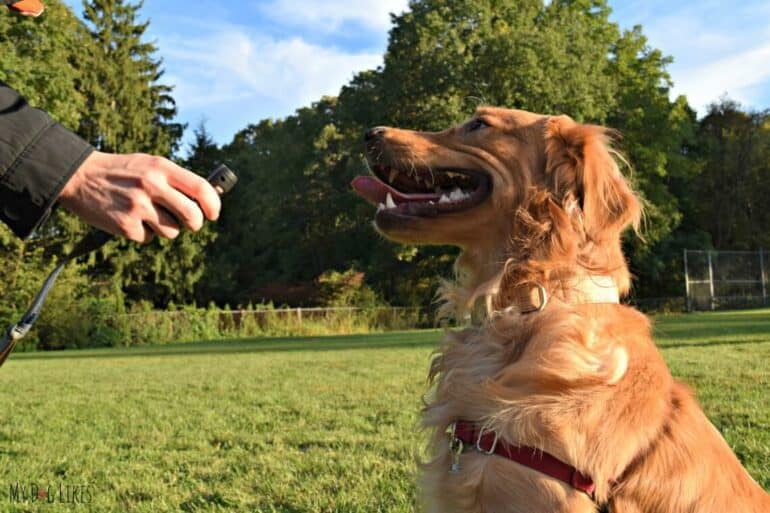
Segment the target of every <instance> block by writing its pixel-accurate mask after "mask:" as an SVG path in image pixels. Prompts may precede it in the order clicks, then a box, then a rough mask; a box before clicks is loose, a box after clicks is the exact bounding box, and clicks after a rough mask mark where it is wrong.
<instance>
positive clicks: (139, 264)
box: [80, 0, 214, 306]
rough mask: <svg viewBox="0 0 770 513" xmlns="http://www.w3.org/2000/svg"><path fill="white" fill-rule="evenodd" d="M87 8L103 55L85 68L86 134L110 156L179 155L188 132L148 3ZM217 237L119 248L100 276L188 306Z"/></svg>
mask: <svg viewBox="0 0 770 513" xmlns="http://www.w3.org/2000/svg"><path fill="white" fill-rule="evenodd" d="M84 8H85V10H84V13H83V18H84V19H85V21H86V25H87V27H88V32H89V34H90V36H91V39H92V40H93V42H94V44H95V45H94V46H95V47H96V50H95V51H94V52H93V54H92V55H91V56H89V57H88V58H86V59H84V60H83V61H82V63H81V74H82V76H81V82H80V87H81V91H83V93H84V95H85V96H86V98H87V103H88V108H87V112H88V113H89V114H88V115H87V116H86V117H84V118H83V119H82V120H81V123H80V133H81V135H83V136H84V137H85V138H87V139H88V140H90V141H91V143H92V144H94V145H95V147H96V148H97V149H99V150H101V151H106V152H115V153H132V152H143V153H150V154H154V155H165V156H169V155H171V154H173V153H175V152H176V151H177V149H178V147H179V143H180V141H181V135H182V133H183V131H184V126H183V125H181V124H179V123H175V122H174V121H173V120H174V117H175V115H176V104H175V102H174V100H173V98H172V97H171V92H172V87H171V86H169V85H167V84H163V83H162V82H161V79H162V77H163V69H162V64H163V62H162V60H161V59H159V58H157V57H156V53H157V48H156V46H155V45H154V44H152V43H151V42H147V41H146V40H145V33H146V31H147V28H148V26H149V22H147V21H140V11H141V8H142V2H141V1H140V2H136V3H133V2H130V1H128V0H90V1H88V2H87V3H85V4H84ZM205 171H206V170H204V172H205ZM213 238H214V234H213V232H212V231H211V230H203V231H202V232H201V233H198V234H190V233H183V234H182V235H181V236H180V237H179V238H178V239H176V240H174V241H165V240H155V241H154V242H153V243H152V244H151V245H149V246H146V247H139V246H138V245H136V244H132V243H130V242H127V241H119V242H118V243H116V244H113V245H110V246H107V248H106V249H105V250H103V254H102V256H101V258H99V259H98V263H97V264H96V265H95V267H94V268H93V269H92V272H94V273H99V274H100V275H111V276H114V277H115V279H117V280H118V282H119V283H120V285H121V286H122V288H123V290H124V291H125V292H126V295H127V298H128V299H129V300H130V301H139V300H148V301H151V302H152V303H154V304H156V305H158V306H164V305H166V304H167V303H168V302H169V301H175V302H187V301H190V300H191V299H192V292H193V288H194V286H195V283H196V282H197V281H198V280H199V279H200V277H201V275H202V274H203V270H204V268H205V265H204V263H205V255H204V252H203V247H204V246H205V245H206V244H207V243H209V242H211V240H213Z"/></svg>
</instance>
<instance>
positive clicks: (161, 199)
mask: <svg viewBox="0 0 770 513" xmlns="http://www.w3.org/2000/svg"><path fill="white" fill-rule="evenodd" d="M151 198H152V201H153V203H155V204H156V205H158V206H159V208H161V209H165V210H167V214H171V216H173V217H174V218H176V220H177V221H178V222H179V223H181V224H182V225H183V226H184V227H185V228H187V229H188V230H191V231H193V232H197V231H198V230H200V229H201V228H202V227H203V212H202V211H201V208H200V207H199V206H198V203H196V202H195V201H193V200H191V199H190V198H189V197H188V196H186V195H184V194H182V193H181V192H179V191H178V190H176V189H174V188H173V187H171V186H170V185H168V184H165V185H162V186H159V187H158V188H157V189H156V190H155V191H153V194H152V195H151ZM175 224H176V223H175Z"/></svg>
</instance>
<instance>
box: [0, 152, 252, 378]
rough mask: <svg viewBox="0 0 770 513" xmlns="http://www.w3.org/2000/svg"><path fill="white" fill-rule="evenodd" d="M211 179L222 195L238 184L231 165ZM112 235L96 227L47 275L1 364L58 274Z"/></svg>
mask: <svg viewBox="0 0 770 513" xmlns="http://www.w3.org/2000/svg"><path fill="white" fill-rule="evenodd" d="M208 181H209V183H210V184H211V185H213V186H214V188H215V189H216V190H217V192H218V193H219V194H220V195H223V194H225V193H227V192H229V191H230V190H231V189H232V188H233V187H234V186H235V184H236V182H237V181H238V177H237V176H236V174H235V173H233V172H232V171H231V170H230V168H228V167H227V166H225V165H221V166H219V167H218V168H217V169H216V171H214V172H213V173H212V174H211V176H209V178H208ZM112 238H113V237H112V235H110V234H109V233H107V232H103V231H100V230H94V231H92V232H90V233H88V234H87V235H86V236H85V237H83V239H82V240H81V241H80V242H78V244H77V245H76V246H75V249H73V250H72V252H71V253H70V254H69V255H67V257H66V258H64V259H63V260H62V261H61V263H59V265H58V266H56V269H54V270H53V272H52V273H51V274H49V275H48V278H47V279H46V280H45V282H44V283H43V287H42V288H41V289H40V292H39V293H38V294H37V297H36V298H35V300H34V301H33V302H32V306H30V307H29V310H27V313H25V314H24V316H23V317H22V318H21V320H20V321H19V322H18V323H16V324H13V325H11V326H10V327H9V328H8V329H7V330H6V332H5V334H4V335H3V338H2V340H0V366H2V365H3V363H5V359H6V358H8V355H10V354H11V351H13V348H14V347H16V343H17V342H18V341H19V340H21V339H22V338H24V336H25V335H26V334H27V333H29V330H30V329H32V326H33V325H34V324H35V321H37V319H38V317H40V312H41V311H42V310H43V304H44V303H45V300H46V298H47V297H48V293H49V292H51V289H53V286H54V284H55V283H56V278H58V277H59V274H60V273H61V272H62V270H63V269H64V267H66V265H67V264H69V263H70V262H72V261H73V260H77V259H78V258H80V257H83V256H85V255H87V254H89V253H91V252H92V251H96V250H97V249H99V248H101V247H102V246H104V245H105V244H106V243H107V242H109V241H110V240H112Z"/></svg>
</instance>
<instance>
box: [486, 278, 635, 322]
mask: <svg viewBox="0 0 770 513" xmlns="http://www.w3.org/2000/svg"><path fill="white" fill-rule="evenodd" d="M553 288H554V289H559V288H561V289H562V290H564V294H563V296H562V300H563V301H564V302H567V303H571V304H591V303H593V304H619V303H620V292H619V290H618V287H617V285H615V280H613V279H612V277H611V276H594V275H586V276H582V277H581V278H578V279H576V280H574V281H571V282H567V283H563V284H562V283H561V282H558V283H556V284H555V285H554V287H553ZM551 297H552V294H551V293H549V291H548V289H547V288H546V287H545V286H544V285H541V284H539V283H529V284H524V285H520V286H518V287H516V288H515V289H514V290H513V291H512V292H511V293H509V294H506V299H505V304H506V305H508V306H506V307H505V308H504V309H503V310H502V311H504V312H517V313H519V314H531V313H537V312H542V311H543V310H545V308H546V306H548V302H549V301H550V299H551ZM492 310H493V309H492V305H491V298H490V297H488V296H487V297H480V298H478V299H477V300H476V302H475V304H474V306H473V311H472V312H471V324H473V325H474V326H479V325H481V324H483V323H484V321H485V320H486V319H487V317H488V316H489V315H488V314H489V312H491V311H492Z"/></svg>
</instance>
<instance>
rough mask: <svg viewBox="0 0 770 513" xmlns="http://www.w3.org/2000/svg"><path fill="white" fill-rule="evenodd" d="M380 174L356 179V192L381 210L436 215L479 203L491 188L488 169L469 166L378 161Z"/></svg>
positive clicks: (376, 166) (405, 213) (408, 214)
mask: <svg viewBox="0 0 770 513" xmlns="http://www.w3.org/2000/svg"><path fill="white" fill-rule="evenodd" d="M372 171H373V172H374V174H375V175H376V176H359V177H357V178H356V179H355V180H353V183H352V186H353V189H354V190H355V191H356V193H357V194H358V195H359V196H361V197H362V198H364V199H365V200H367V201H368V202H370V203H372V204H373V205H375V206H377V212H378V214H379V213H388V214H399V215H405V216H419V217H434V216H438V215H441V214H445V213H450V212H459V211H463V210H467V209H469V208H472V207H475V206H476V205H478V204H479V203H481V202H482V201H484V200H485V199H486V198H487V196H488V195H489V192H490V190H491V185H490V179H489V176H488V175H487V174H486V173H483V172H481V171H476V170H469V169H455V168H438V169H420V168H416V169H409V170H402V169H397V168H394V167H390V166H386V165H382V164H378V165H375V166H373V168H372Z"/></svg>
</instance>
